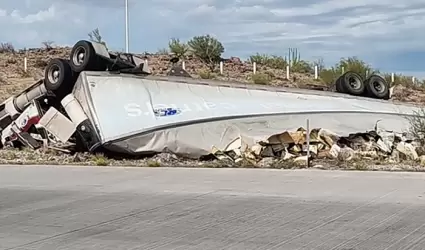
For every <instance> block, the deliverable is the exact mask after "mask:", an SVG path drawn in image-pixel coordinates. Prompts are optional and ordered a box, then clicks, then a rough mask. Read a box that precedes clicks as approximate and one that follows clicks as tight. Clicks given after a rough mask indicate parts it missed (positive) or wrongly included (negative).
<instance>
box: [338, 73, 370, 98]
mask: <svg viewBox="0 0 425 250" xmlns="http://www.w3.org/2000/svg"><path fill="white" fill-rule="evenodd" d="M341 78H342V79H341V82H342V84H341V85H342V89H344V90H345V92H346V93H348V94H351V95H363V94H364V92H365V84H364V82H363V78H362V77H361V76H360V75H359V74H357V73H355V72H351V71H348V72H346V73H344V74H343V75H342V76H341Z"/></svg>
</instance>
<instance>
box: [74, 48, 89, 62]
mask: <svg viewBox="0 0 425 250" xmlns="http://www.w3.org/2000/svg"><path fill="white" fill-rule="evenodd" d="M85 57H86V49H85V48H84V47H78V48H77V49H76V50H75V52H74V55H73V56H72V63H73V64H74V65H76V66H81V65H82V64H83V63H84V59H85Z"/></svg>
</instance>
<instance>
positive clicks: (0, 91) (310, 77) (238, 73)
mask: <svg viewBox="0 0 425 250" xmlns="http://www.w3.org/2000/svg"><path fill="white" fill-rule="evenodd" d="M70 52H71V48H69V47H61V48H51V49H45V48H39V49H29V50H27V51H26V52H24V51H18V52H5V51H3V52H1V53H0V101H3V100H4V99H6V98H8V97H9V96H10V95H13V94H16V93H18V92H20V91H22V90H23V89H24V88H26V87H27V86H29V85H30V84H32V83H33V82H34V80H37V79H40V78H42V77H43V71H44V67H45V66H46V65H47V62H48V61H49V60H50V59H52V58H69V54H70ZM141 56H143V57H146V58H147V59H148V64H149V67H150V69H151V70H152V73H153V75H165V74H166V73H167V72H168V71H169V69H170V66H171V63H170V59H171V58H172V56H171V55H167V54H146V55H141ZM25 57H26V58H27V71H26V72H25V71H24V58H25ZM185 66H186V70H187V71H188V72H189V73H190V74H191V75H192V76H193V77H195V78H214V79H217V80H222V81H238V82H245V83H252V84H268V85H273V86H285V87H293V88H313V87H314V88H317V87H318V86H319V87H320V86H322V87H323V88H327V87H329V86H326V84H324V83H323V82H322V81H320V80H315V79H314V74H313V73H305V74H300V73H291V74H290V78H289V79H287V78H286V72H285V71H284V70H279V69H273V68H269V67H267V66H263V65H257V72H258V73H260V74H257V75H256V76H254V75H253V67H252V65H251V64H250V63H248V62H243V61H241V60H240V59H239V58H237V57H231V58H229V59H227V60H225V62H224V70H223V71H224V74H223V75H220V74H219V73H216V72H214V73H208V72H209V71H208V70H207V68H206V67H205V66H204V65H203V64H202V62H201V61H199V60H198V59H196V58H194V57H189V58H188V59H186V60H185ZM217 71H218V66H217ZM393 99H394V100H399V101H404V102H413V103H425V90H424V89H423V88H420V87H415V88H413V87H405V86H401V85H400V86H396V88H395V91H394V97H393Z"/></svg>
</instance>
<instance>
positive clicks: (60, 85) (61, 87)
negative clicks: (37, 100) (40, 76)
mask: <svg viewBox="0 0 425 250" xmlns="http://www.w3.org/2000/svg"><path fill="white" fill-rule="evenodd" d="M75 80H76V77H75V74H74V72H72V69H71V66H70V65H69V62H68V61H67V60H64V59H59V58H55V59H52V60H50V61H49V63H48V64H47V66H46V68H45V70H44V85H45V86H46V89H47V90H50V91H52V92H53V93H54V94H55V95H57V96H64V95H66V94H69V93H70V92H71V91H72V88H73V87H74V84H75Z"/></svg>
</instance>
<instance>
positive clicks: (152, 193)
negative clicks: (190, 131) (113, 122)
mask: <svg viewBox="0 0 425 250" xmlns="http://www.w3.org/2000/svg"><path fill="white" fill-rule="evenodd" d="M0 249H43V250H49V249H58V250H59V249H73V250H76V249H100V250H106V249H111V250H112V249H113V250H118V249H143V250H145V249H146V250H147V249H181V250H188V249H214V250H217V249H244V250H245V249H323V250H331V249H346V250H348V249H352V250H354V249H355V250H360V249H365V250H372V249H394V250H395V249H397V250H398V249H425V175H424V174H421V173H411V174H407V173H379V172H366V173H364V172H338V171H333V172H328V171H320V170H317V171H307V170H304V171H303V170H301V171H284V170H259V169H251V170H244V169H162V168H156V169H153V168H150V169H149V168H106V167H59V166H51V167H42V166H37V167H25V166H18V167H17V166H2V167H0Z"/></svg>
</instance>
